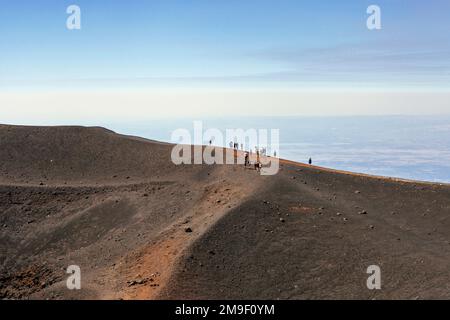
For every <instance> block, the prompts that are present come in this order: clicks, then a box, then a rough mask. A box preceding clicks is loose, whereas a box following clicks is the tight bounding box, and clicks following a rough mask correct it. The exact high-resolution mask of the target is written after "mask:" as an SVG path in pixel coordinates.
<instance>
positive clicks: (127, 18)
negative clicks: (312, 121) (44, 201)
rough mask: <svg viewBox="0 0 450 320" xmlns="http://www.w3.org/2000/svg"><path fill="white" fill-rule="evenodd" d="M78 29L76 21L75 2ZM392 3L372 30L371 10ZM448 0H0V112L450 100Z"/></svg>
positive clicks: (361, 107) (329, 110)
mask: <svg viewBox="0 0 450 320" xmlns="http://www.w3.org/2000/svg"><path fill="white" fill-rule="evenodd" d="M72 4H75V5H78V6H79V7H80V9H81V29H80V30H68V29H67V28H66V20H67V18H68V16H69V14H67V13H66V9H67V7H68V6H69V5H72ZM372 4H375V5H378V6H379V7H380V9H381V29H380V30H369V29H368V28H367V26H366V20H367V18H368V17H369V15H368V14H367V12H366V10H367V7H368V6H369V5H372ZM449 12H450V2H449V1H447V0H430V1H422V0H371V1H366V0H345V1H335V0H322V1H301V0H191V1H189V0H133V1H105V0H103V1H100V0H72V1H61V0H53V1H51V0H40V1H33V2H31V1H23V0H16V1H9V0H8V1H5V0H0V122H8V121H9V122H26V123H28V122H31V123H33V122H36V123H44V122H46V121H50V120H54V121H60V122H70V121H73V122H76V121H81V120H82V119H87V118H92V119H96V118H105V117H110V118H115V119H120V118H124V117H126V118H127V119H128V118H129V119H131V120H132V119H133V118H134V117H137V118H139V119H142V118H152V117H156V116H175V115H178V116H187V115H190V116H201V115H229V114H232V115H246V114H249V115H251V114H254V113H255V111H257V112H259V113H260V114H261V115H269V116H271V115H272V116H275V115H303V114H306V115H341V114H343V115H353V114H355V115H357V114H358V115H359V114H391V113H392V114H449V113H450V102H449V101H450V99H449V98H450V41H449V40H450V20H449V19H448V15H449Z"/></svg>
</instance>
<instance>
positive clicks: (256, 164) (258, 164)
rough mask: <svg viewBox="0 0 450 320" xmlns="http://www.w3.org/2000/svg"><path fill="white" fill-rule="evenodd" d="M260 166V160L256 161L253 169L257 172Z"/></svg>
mask: <svg viewBox="0 0 450 320" xmlns="http://www.w3.org/2000/svg"><path fill="white" fill-rule="evenodd" d="M261 167H262V166H261V162H259V161H256V162H255V170H256V171H258V172H259V171H261Z"/></svg>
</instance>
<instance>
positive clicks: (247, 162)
mask: <svg viewBox="0 0 450 320" xmlns="http://www.w3.org/2000/svg"><path fill="white" fill-rule="evenodd" d="M247 165H250V161H249V160H248V153H247V152H246V153H245V164H244V166H245V167H246V166H247Z"/></svg>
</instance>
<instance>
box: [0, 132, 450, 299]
mask: <svg viewBox="0 0 450 320" xmlns="http://www.w3.org/2000/svg"><path fill="white" fill-rule="evenodd" d="M171 150H172V146H171V145H169V144H165V143H159V142H156V141H150V140H145V139H141V138H137V137H129V136H123V135H119V134H116V133H114V132H112V131H109V130H106V129H103V128H85V127H25V126H7V125H0V298H19V299H28V298H30V299H47V298H49V299H339V298H342V299H372V298H377V299H400V298H405V299H425V298H450V290H449V288H448V287H449V284H450V187H449V186H448V185H439V184H430V183H419V182H412V181H402V180H395V179H388V178H381V177H370V176H365V175H358V174H351V173H345V172H338V171H333V170H329V169H324V168H318V167H313V166H307V165H304V164H299V163H294V162H290V161H282V162H281V168H280V172H279V173H278V174H277V175H275V176H261V175H259V174H258V173H257V172H256V171H255V170H252V169H248V168H244V166H243V165H212V166H208V165H180V166H176V165H174V164H173V163H172V162H171V160H170V153H171ZM73 264H74V265H78V266H80V268H81V286H82V288H81V290H68V289H67V287H66V279H67V277H68V276H69V275H68V274H66V272H65V270H66V268H67V267H68V266H69V265H73ZM370 265H378V266H380V268H381V279H382V288H381V290H369V289H367V286H366V280H367V277H368V276H369V275H368V274H367V273H366V270H367V267H368V266H370Z"/></svg>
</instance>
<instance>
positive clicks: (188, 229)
mask: <svg viewBox="0 0 450 320" xmlns="http://www.w3.org/2000/svg"><path fill="white" fill-rule="evenodd" d="M184 232H187V233H191V232H192V228H190V227H187V228H185V229H184Z"/></svg>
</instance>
